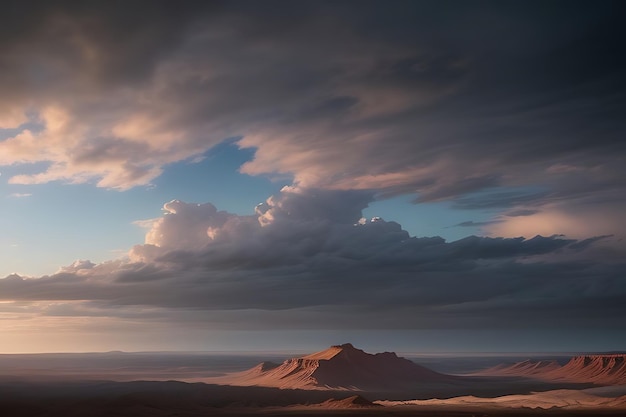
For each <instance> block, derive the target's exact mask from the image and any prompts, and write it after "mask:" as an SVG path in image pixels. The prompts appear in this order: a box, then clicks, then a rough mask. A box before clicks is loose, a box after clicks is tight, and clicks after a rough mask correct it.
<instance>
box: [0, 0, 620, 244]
mask: <svg viewBox="0 0 626 417" xmlns="http://www.w3.org/2000/svg"><path fill="white" fill-rule="evenodd" d="M31 6H32V7H31ZM144 6H145V7H144ZM487 6H488V7H477V6H476V5H473V4H465V5H458V4H456V3H455V4H454V7H448V5H446V4H437V5H428V4H425V3H397V4H393V5H385V7H384V8H382V7H381V4H380V3H378V2H359V5H358V7H357V6H356V5H355V4H354V3H351V2H316V3H315V4H309V5H302V4H298V5H293V4H290V2H269V3H266V4H265V5H264V6H263V7H261V6H259V5H258V4H256V3H255V2H246V1H242V2H235V3H233V2H225V3H221V2H211V3H210V4H204V3H196V2H185V3H184V4H183V5H182V6H181V7H173V6H172V5H171V4H169V3H168V2H149V3H146V4H143V3H141V2H136V3H134V4H133V5H132V6H127V5H125V6H124V10H123V13H122V12H120V10H119V8H118V7H117V4H116V3H107V4H101V5H97V4H94V3H86V4H85V5H82V6H81V7H69V6H68V7H65V6H64V4H63V3H55V4H54V5H52V4H49V3H48V2H34V3H33V4H32V5H30V6H29V7H26V6H20V5H16V6H15V7H12V8H10V9H8V10H6V13H3V17H2V19H3V20H2V27H3V29H2V30H3V36H2V45H1V46H2V48H3V51H4V53H3V56H2V58H1V62H0V65H1V66H2V68H3V71H2V74H3V75H2V76H1V77H0V88H1V89H2V91H3V97H2V99H1V100H0V114H1V116H0V122H1V124H2V127H4V128H10V129H13V130H10V131H14V132H16V133H15V134H5V136H7V135H8V136H7V138H6V139H4V140H2V141H0V164H1V165H18V166H19V165H20V164H23V166H24V167H25V169H24V171H23V172H22V173H18V174H16V175H14V176H12V177H11V178H9V182H10V183H13V184H36V183H45V182H49V181H64V182H70V183H80V182H95V183H96V184H97V185H98V186H100V187H107V188H116V189H121V190H125V189H128V188H131V187H134V186H138V185H144V184H148V183H150V181H151V180H153V179H154V178H155V177H157V176H159V175H160V174H161V173H162V171H163V167H164V166H165V165H167V164H169V163H172V162H175V161H180V160H185V159H189V158H193V157H195V156H198V155H200V154H202V153H203V152H205V151H206V150H207V149H209V148H211V147H212V146H214V145H215V144H217V143H220V142H221V141H223V140H225V139H226V138H229V137H241V140H240V141H239V145H240V146H242V147H252V148H254V149H255V150H256V152H255V157H254V160H252V161H250V162H248V163H246V164H245V165H244V166H243V167H242V171H243V172H245V173H249V174H253V175H260V174H270V175H271V174H275V173H285V174H288V175H290V176H292V177H293V178H294V182H295V184H298V185H300V186H303V187H313V188H334V189H362V190H376V191H378V192H379V195H381V196H385V195H394V194H398V193H411V194H414V195H415V196H416V200H417V201H419V202H427V201H439V200H457V199H458V200H459V204H458V207H472V204H471V202H468V201H467V198H471V196H472V193H475V192H489V193H498V191H497V190H498V189H499V188H502V187H507V188H510V187H515V189H516V190H517V191H509V192H508V193H509V194H508V195H503V194H501V193H500V194H499V196H498V199H496V200H492V201H493V204H494V206H493V207H495V208H497V209H498V210H500V211H504V210H507V209H510V210H512V211H516V212H519V210H537V211H544V212H545V213H546V214H545V216H549V217H551V218H555V219H556V218H564V219H567V218H568V217H571V216H572V213H571V212H570V210H569V208H570V207H571V206H572V205H576V206H578V207H581V209H580V210H578V212H577V213H576V215H577V216H582V217H585V218H593V217H597V216H598V215H600V213H601V212H602V210H600V207H606V206H611V207H612V208H613V210H612V211H615V212H621V211H623V209H624V208H625V201H624V197H623V196H624V195H626V190H625V189H624V184H625V182H624V181H623V179H624V177H625V176H626V172H625V171H624V166H626V165H625V164H624V154H625V153H626V149H625V148H624V141H623V140H622V137H623V133H624V130H625V129H624V128H625V126H624V118H623V117H622V116H623V115H622V112H621V110H620V109H622V108H623V107H624V100H625V96H624V91H625V88H624V87H625V86H624V80H623V77H622V75H621V74H623V73H624V70H625V69H626V68H625V62H624V56H626V55H625V54H624V42H623V40H622V39H624V36H623V29H622V26H621V23H620V21H619V18H618V16H620V13H619V12H618V10H622V9H623V5H622V4H621V3H620V2H603V4H601V5H598V6H597V7H594V8H593V10H589V7H587V6H586V5H585V4H578V3H574V4H569V3H568V4H567V6H565V5H561V4H560V3H555V4H551V5H513V4H510V3H501V2H492V3H488V4H487ZM18 22H19V24H18ZM37 162H39V163H40V164H41V165H39V167H40V168H39V169H40V171H38V172H37V171H34V172H33V170H32V169H29V168H28V167H29V166H30V164H32V163H37ZM528 187H531V188H533V189H540V190H541V192H538V193H535V194H533V195H531V196H529V195H527V192H528V190H527V189H526V188H528ZM483 197H484V196H482V195H481V196H480V198H481V199H482V198H483ZM605 215H606V214H605ZM530 217H531V218H533V217H534V215H532V214H531V215H530ZM503 220H505V221H508V220H510V218H509V217H508V216H505V217H504V218H503ZM522 220H523V219H518V221H522ZM527 220H528V219H527ZM539 220H541V219H539ZM565 221H567V220H565ZM505 223H506V222H505ZM537 223H541V222H537ZM582 223H584V222H582ZM505 226H507V225H506V224H504V225H500V226H499V227H497V228H494V229H493V230H494V233H496V232H495V231H497V232H500V233H507V235H509V236H511V235H515V234H514V232H513V230H517V229H519V227H518V226H516V225H513V226H512V228H507V227H505ZM579 228H581V229H584V230H582V231H581V234H585V233H587V234H594V232H593V231H592V230H590V229H591V228H586V229H585V228H584V227H582V226H579ZM604 229H606V228H604ZM535 232H543V233H548V231H547V230H535ZM602 233H610V231H607V230H602Z"/></svg>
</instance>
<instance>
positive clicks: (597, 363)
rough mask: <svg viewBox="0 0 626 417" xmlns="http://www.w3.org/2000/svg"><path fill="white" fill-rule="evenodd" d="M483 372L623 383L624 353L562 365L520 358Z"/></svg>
mask: <svg viewBox="0 0 626 417" xmlns="http://www.w3.org/2000/svg"><path fill="white" fill-rule="evenodd" d="M481 373H482V374H484V375H494V376H495V375H506V376H523V377H529V378H536V379H542V380H547V381H566V382H590V383H595V384H599V385H622V384H626V354H608V355H581V356H574V357H572V358H571V359H570V360H569V362H567V363H566V364H565V365H562V366H561V365H559V364H558V363H556V362H554V361H538V362H533V361H524V362H518V363H515V364H513V365H510V366H502V365H500V366H497V367H495V368H491V369H488V370H486V371H484V372H481Z"/></svg>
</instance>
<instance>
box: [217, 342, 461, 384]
mask: <svg viewBox="0 0 626 417" xmlns="http://www.w3.org/2000/svg"><path fill="white" fill-rule="evenodd" d="M455 379H456V377H453V376H450V375H444V374H440V373H438V372H435V371H432V370H430V369H428V368H425V367H423V366H420V365H417V364H416V363H414V362H412V361H410V360H408V359H405V358H401V357H398V356H397V355H396V354H395V353H392V352H384V353H377V354H370V353H366V352H364V351H362V350H360V349H357V348H355V347H354V346H352V345H351V344H350V343H346V344H343V345H335V346H331V347H330V348H328V349H326V350H323V351H321V352H317V353H313V354H310V355H306V356H302V357H299V358H292V359H287V360H286V361H284V362H283V363H282V364H272V363H269V362H263V363H260V364H259V365H257V366H255V367H254V368H252V369H249V370H247V371H243V372H239V373H235V374H230V375H228V376H225V377H220V378H215V379H214V380H215V382H218V383H225V384H228V385H240V386H251V385H258V386H267V387H279V388H290V389H296V388H297V389H335V390H336V389H340V390H354V391H358V390H391V389H405V388H408V387H413V386H417V385H420V384H432V383H447V382H452V381H454V380H455Z"/></svg>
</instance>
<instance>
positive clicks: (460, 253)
mask: <svg viewBox="0 0 626 417" xmlns="http://www.w3.org/2000/svg"><path fill="white" fill-rule="evenodd" d="M343 194H346V195H343ZM365 201H367V199H366V198H365V196H364V195H359V193H356V194H354V193H353V195H350V193H349V192H346V193H343V192H338V191H325V190H303V189H285V190H284V191H283V193H282V194H281V195H279V196H276V197H273V198H271V199H269V200H268V202H267V203H266V205H265V207H263V208H262V209H260V210H258V211H257V214H256V215H255V216H236V215H233V214H229V213H225V212H222V211H218V210H217V209H216V208H215V207H214V206H213V205H211V204H208V203H207V204H203V205H197V204H187V203H183V202H180V201H174V202H171V203H168V204H166V206H165V208H166V210H167V211H168V214H166V215H165V216H164V217H163V218H161V219H159V220H157V221H156V222H155V223H154V224H153V228H152V230H151V231H150V232H149V233H148V240H150V239H154V240H152V242H153V243H148V244H146V245H140V246H136V247H135V248H134V249H133V251H132V252H131V260H130V261H115V262H108V263H104V264H98V265H94V264H92V263H90V262H77V263H75V264H73V265H71V266H68V267H66V268H64V269H63V270H62V271H61V272H59V273H57V274H54V275H51V276H45V277H42V278H39V279H24V278H21V277H19V276H11V277H7V278H5V279H3V280H0V294H2V297H3V298H4V299H11V300H20V301H30V302H33V301H44V300H45V301H50V300H52V301H56V302H55V303H54V305H53V306H54V308H51V309H49V310H48V309H46V310H45V311H44V312H42V314H50V315H60V314H66V315H73V314H75V315H93V316H97V315H104V316H111V315H112V316H119V317H131V316H133V317H134V316H137V317H140V316H141V315H142V313H141V311H143V310H145V313H143V314H144V315H145V316H146V318H150V317H151V315H152V314H153V313H154V314H162V315H167V314H168V313H167V312H170V314H171V317H172V318H174V317H183V316H184V317H185V320H198V321H204V322H206V323H211V324H212V325H214V326H217V327H225V328H231V329H232V328H248V329H252V328H295V327H298V326H299V328H301V329H302V328H311V329H312V328H315V329H319V328H352V329H354V328H368V327H369V328H393V329H396V328H397V329H402V328H404V329H414V328H442V327H443V328H466V327H470V328H498V327H505V326H514V327H515V326H517V327H536V326H537V325H538V324H537V323H536V321H537V320H539V321H541V323H540V324H539V326H545V327H550V326H555V325H557V324H558V325H563V326H566V327H567V326H575V325H576V323H577V322H578V321H579V320H581V319H584V320H590V317H603V319H604V320H605V323H604V324H607V323H612V324H617V325H619V323H623V319H624V318H625V317H624V316H625V315H626V311H625V310H624V308H623V307H620V306H619V305H617V304H615V302H614V299H615V298H616V297H618V296H620V295H622V296H623V295H626V285H625V283H624V279H623V271H624V267H625V265H624V264H623V262H612V263H606V262H604V263H603V262H599V261H597V260H595V259H594V258H593V256H592V255H593V254H591V255H590V254H589V253H588V252H587V250H588V249H590V248H592V247H593V245H594V243H595V242H597V241H600V240H602V239H606V238H607V237H606V236H599V237H595V238H590V239H587V240H582V241H577V240H574V239H565V238H563V237H559V236H552V237H542V236H536V237H534V238H531V239H524V238H513V239H511V238H488V237H477V236H471V237H468V238H465V239H461V240H458V241H454V242H446V241H445V240H444V239H442V238H439V237H433V238H416V237H410V236H409V234H408V233H407V232H406V231H404V230H402V228H401V226H400V225H399V224H397V223H395V222H386V221H384V220H382V219H379V218H374V219H372V220H367V221H366V220H364V219H361V220H359V217H360V211H361V208H362V207H363V205H364V204H365V203H364V202H365ZM328 207H333V209H332V210H331V212H332V213H335V214H332V213H331V214H328ZM341 213H343V214H341ZM350 213H351V214H350ZM318 214H321V215H323V216H319V215H318ZM350 216H352V219H348V218H347V217H350ZM194 227H195V228H196V229H198V228H200V229H201V230H202V229H204V230H205V231H206V233H204V235H202V234H198V236H197V237H196V238H194V240H193V241H184V242H181V241H180V236H181V232H183V233H184V232H186V231H187V230H189V229H190V228H194ZM151 236H152V237H151ZM156 244H158V245H159V246H156ZM180 244H182V245H184V249H176V246H175V245H180ZM59 303H60V304H59ZM76 303H79V304H76ZM61 304H67V306H66V307H63V306H62V305H61ZM574 305H579V308H578V309H577V310H574V309H573V307H572V306H574ZM155 311H156V313H155ZM83 312H84V314H83ZM331 317H332V320H330V318H331ZM268 320H269V321H268ZM364 320H365V321H364ZM604 324H603V325H604Z"/></svg>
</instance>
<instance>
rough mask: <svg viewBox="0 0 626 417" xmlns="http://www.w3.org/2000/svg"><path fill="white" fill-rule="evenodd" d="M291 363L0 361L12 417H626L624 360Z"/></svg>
mask: <svg viewBox="0 0 626 417" xmlns="http://www.w3.org/2000/svg"><path fill="white" fill-rule="evenodd" d="M281 357H283V358H284V355H281V354H264V355H262V354H257V355H256V356H255V355H226V354H222V355H215V354H213V355H210V354H166V353H160V354H159V353H143V354H139V353H137V354H126V353H122V352H110V353H106V354H74V355H72V354H65V355H61V354H56V355H0V366H1V367H2V368H1V371H0V415H3V416H24V417H25V416H29V417H30V416H41V417H43V416H50V417H53V416H55V417H56V416H64V417H73V416H96V417H97V416H137V417H140V416H187V417H192V416H210V415H263V416H272V415H276V416H279V415H280V416H283V415H284V416H288V415H299V416H320V415H323V416H333V415H373V416H451V417H454V416H458V417H460V416H467V417H469V416H525V415H532V416H535V415H536V416H543V415H550V416H570V415H571V416H598V415H626V386H625V385H623V381H624V379H623V378H624V375H625V370H624V357H625V355H621V354H610V355H580V356H575V357H572V358H570V359H569V360H568V358H567V357H559V358H557V359H550V358H548V359H545V360H544V359H541V358H532V359H530V360H525V361H524V360H522V361H518V362H513V363H502V364H500V365H497V366H489V367H486V368H484V369H481V370H477V371H474V372H456V373H452V372H450V373H445V372H440V371H439V370H440V369H442V368H445V367H446V366H445V365H446V364H445V363H444V362H445V361H446V360H447V359H446V358H440V359H439V364H438V365H437V366H436V367H437V368H439V370H434V369H429V368H428V367H426V366H422V365H419V364H417V363H416V362H414V361H412V360H409V359H406V358H403V357H401V356H398V355H396V354H395V353H392V352H383V353H377V354H370V353H367V352H364V351H363V350H360V349H357V348H355V347H354V346H352V345H351V344H343V345H335V346H331V347H329V348H328V349H325V350H322V351H320V352H317V353H311V354H305V355H301V356H295V357H287V358H286V359H284V360H283V361H282V362H280V358H281ZM255 359H262V360H261V362H260V363H258V364H257V365H254V364H253V361H254V360H255ZM431 360H432V359H431ZM470 363H471V359H469V360H468V359H466V360H465V365H464V366H465V367H466V368H467V367H468V366H469V365H468V364H470ZM483 363H484V359H483V361H482V362H481V361H477V364H483ZM28 364H30V366H28ZM433 364H437V363H436V362H433ZM449 366H450V365H449V364H448V367H449Z"/></svg>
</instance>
